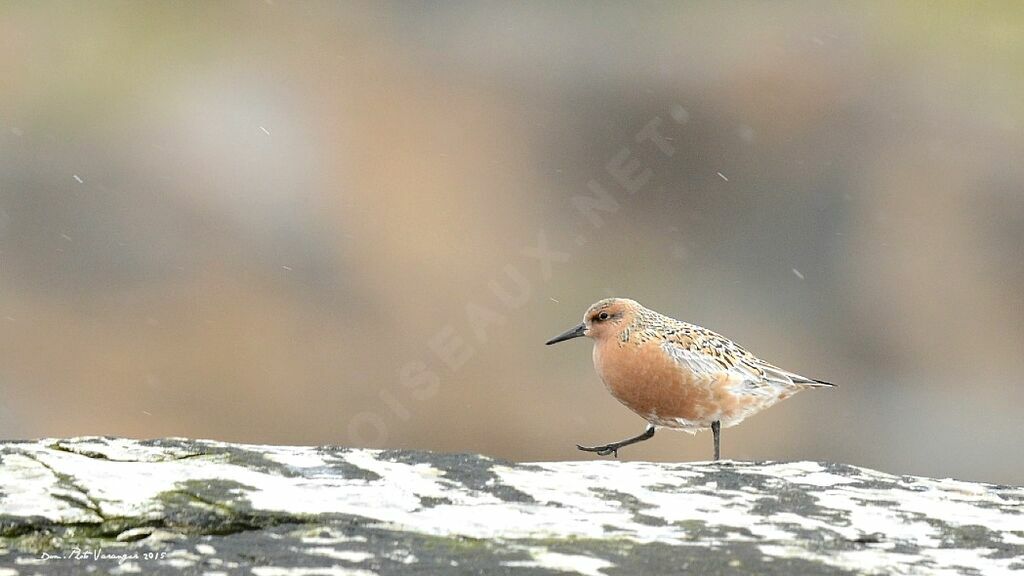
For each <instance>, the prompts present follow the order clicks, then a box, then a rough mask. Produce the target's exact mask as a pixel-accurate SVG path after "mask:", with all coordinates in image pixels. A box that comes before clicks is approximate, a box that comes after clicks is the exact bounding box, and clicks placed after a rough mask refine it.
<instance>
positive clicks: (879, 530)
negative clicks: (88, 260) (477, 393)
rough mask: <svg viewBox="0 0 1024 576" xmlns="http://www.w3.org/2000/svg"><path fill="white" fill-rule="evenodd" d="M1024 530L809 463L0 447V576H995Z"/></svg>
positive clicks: (176, 446) (1004, 504)
mask: <svg viewBox="0 0 1024 576" xmlns="http://www.w3.org/2000/svg"><path fill="white" fill-rule="evenodd" d="M1022 512H1024V488H1017V487H1006V486H995V485H990V484H979V483H972V482H960V481H955V480H933V479H929V478H918V477H910V476H892V475H889V474H883V473H880V472H875V471H872V470H867V469H864V468H858V467H854V466H849V465H844V464H827V463H817V462H760V463H748V462H730V461H725V462H720V463H717V464H716V463H708V462H697V463H686V464H653V463H644V462H621V461H614V460H612V461H608V460H601V461H588V462H547V463H533V464H512V463H508V462H502V461H498V460H493V459H490V458H486V457H483V456H478V455H462V454H439V453H429V452H411V451H378V450H357V449H347V448H338V447H291V446H256V445H241V444H228V443H222V442H214V441H204V440H186V439H163V440H128V439H121V438H72V439H61V440H58V439H45V440H38V441H27V442H4V443H0V576H14V575H28V574H80V573H84V572H85V571H86V570H92V571H96V572H97V573H115V574H117V573H122V574H128V573H142V574H181V573H188V574H210V575H215V574H238V573H244V574H256V575H260V576H278V575H300V574H352V575H361V576H366V575H370V574H404V573H408V572H420V573H481V574H490V573H496V572H502V573H508V572H513V573H520V572H522V573H528V574H565V573H569V574H584V575H588V576H593V575H601V574H605V575H608V576H611V575H613V574H667V573H693V574H708V573H714V574H730V573H736V574H749V573H758V574H871V573H878V574H891V573H901V574H960V573H964V574H985V575H992V574H1009V573H1012V572H1017V571H1021V570H1024V514H1022ZM76 550H77V552H76Z"/></svg>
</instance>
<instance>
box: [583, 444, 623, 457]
mask: <svg viewBox="0 0 1024 576" xmlns="http://www.w3.org/2000/svg"><path fill="white" fill-rule="evenodd" d="M576 447H577V448H579V449H580V450H583V451H584V452H596V453H597V455H598V456H608V455H609V454H611V455H613V456H615V457H616V458H618V457H619V448H622V445H621V444H605V445H604V446H580V445H579V444H577V445H576Z"/></svg>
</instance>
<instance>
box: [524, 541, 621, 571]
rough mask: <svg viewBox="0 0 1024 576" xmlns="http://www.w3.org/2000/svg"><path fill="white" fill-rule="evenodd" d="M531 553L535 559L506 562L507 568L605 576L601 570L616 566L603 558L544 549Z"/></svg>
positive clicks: (532, 549) (536, 549)
mask: <svg viewBox="0 0 1024 576" xmlns="http://www.w3.org/2000/svg"><path fill="white" fill-rule="evenodd" d="M529 552H530V556H532V557H533V559H532V560H513V561H511V562H505V566H510V567H528V568H545V569H548V570H557V571H559V572H568V573H575V574H582V575H583V576H605V573H604V572H602V571H601V570H603V569H605V568H611V567H613V566H614V564H612V563H611V562H609V561H607V560H604V559H601V558H593V557H591V556H582V555H579V554H561V553H558V552H549V551H547V550H545V549H543V548H530V549H529Z"/></svg>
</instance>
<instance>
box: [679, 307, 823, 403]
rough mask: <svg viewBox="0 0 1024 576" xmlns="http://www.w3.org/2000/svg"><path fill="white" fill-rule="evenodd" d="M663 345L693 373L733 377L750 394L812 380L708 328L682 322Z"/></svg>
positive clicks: (771, 391)
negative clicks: (783, 367) (748, 350)
mask: <svg viewBox="0 0 1024 576" xmlns="http://www.w3.org/2000/svg"><path fill="white" fill-rule="evenodd" d="M661 346H662V349H663V350H664V351H665V352H666V353H667V354H668V355H669V356H670V357H671V358H672V359H673V360H675V361H676V362H678V363H679V364H680V365H682V366H683V367H685V368H686V369H687V370H689V371H690V372H692V373H693V374H695V375H697V376H699V377H703V378H707V379H709V380H710V379H716V378H720V377H722V376H727V377H729V378H730V379H731V380H732V381H734V382H736V384H737V385H738V386H740V387H742V388H743V392H745V393H748V394H776V393H777V392H778V391H779V390H780V389H786V388H793V387H799V385H800V384H801V383H807V382H812V381H811V380H809V379H807V378H804V377H802V376H799V375H797V374H793V373H791V372H787V371H785V370H782V369H781V368H777V367H775V366H772V365H771V364H768V363H767V362H765V361H763V360H761V359H759V358H757V357H756V356H754V355H753V354H751V353H750V352H747V351H746V350H745V349H743V348H742V347H741V346H739V345H738V344H736V343H735V342H733V341H731V340H729V339H728V338H725V337H724V336H721V335H719V334H716V333H715V332H712V331H711V330H708V329H706V328H701V327H700V326H695V325H693V324H686V323H683V322H679V326H678V329H677V330H674V331H670V332H669V333H668V334H666V337H665V339H664V340H663V341H662V343H661Z"/></svg>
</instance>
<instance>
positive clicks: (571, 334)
mask: <svg viewBox="0 0 1024 576" xmlns="http://www.w3.org/2000/svg"><path fill="white" fill-rule="evenodd" d="M586 330H587V327H586V326H585V325H584V324H583V323H582V322H580V324H579V326H573V327H572V328H570V329H569V330H567V331H566V332H565V333H563V334H559V335H558V336H555V337H554V338H552V339H551V340H548V341H547V342H545V343H544V344H546V345H548V346H550V345H552V344H558V343H559V342H565V341H566V340H572V339H573V338H579V337H580V336H586V334H584V332H586Z"/></svg>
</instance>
